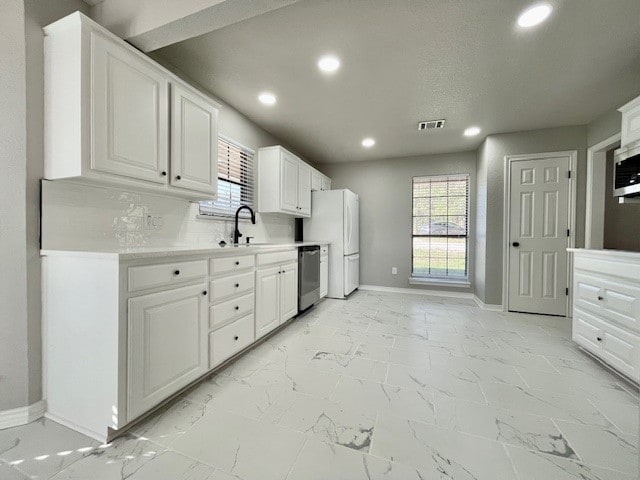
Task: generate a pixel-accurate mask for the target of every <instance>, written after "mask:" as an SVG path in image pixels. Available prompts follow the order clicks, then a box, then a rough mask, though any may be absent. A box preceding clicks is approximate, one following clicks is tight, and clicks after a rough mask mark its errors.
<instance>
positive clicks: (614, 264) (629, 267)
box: [569, 249, 640, 383]
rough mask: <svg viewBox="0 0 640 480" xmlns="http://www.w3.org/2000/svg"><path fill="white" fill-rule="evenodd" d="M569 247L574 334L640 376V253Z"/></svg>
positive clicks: (629, 373)
mask: <svg viewBox="0 0 640 480" xmlns="http://www.w3.org/2000/svg"><path fill="white" fill-rule="evenodd" d="M569 251H570V252H572V253H573V255H574V261H573V265H574V276H573V331H572V338H573V340H574V341H575V342H576V343H577V344H579V345H580V346H581V347H583V348H584V349H585V350H587V351H589V352H590V353H592V354H593V355H595V356H597V357H598V358H600V359H601V360H603V361H604V362H606V363H607V364H609V365H610V366H611V367H613V368H614V369H616V370H617V371H619V372H620V373H622V374H623V375H625V376H626V377H628V378H629V379H631V380H633V381H634V382H636V383H638V382H640V253H632V252H618V251H615V250H583V249H569Z"/></svg>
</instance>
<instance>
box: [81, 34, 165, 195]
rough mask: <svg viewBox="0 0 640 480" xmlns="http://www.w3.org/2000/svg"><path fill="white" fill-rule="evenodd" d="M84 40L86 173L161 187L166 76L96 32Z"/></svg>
mask: <svg viewBox="0 0 640 480" xmlns="http://www.w3.org/2000/svg"><path fill="white" fill-rule="evenodd" d="M90 38H91V72H92V75H91V90H90V91H91V98H90V99H89V102H90V106H91V125H92V127H93V128H92V132H91V133H92V146H91V147H92V148H91V169H92V170H98V171H101V172H106V173H111V174H116V175H123V176H126V177H131V178H136V179H140V180H147V181H150V182H155V183H163V184H164V183H166V182H167V178H166V171H167V159H168V156H167V146H168V133H169V124H168V122H167V121H166V119H167V108H168V100H167V99H168V89H169V82H168V81H167V78H166V77H164V76H163V74H162V72H161V71H160V70H158V69H156V68H154V67H153V65H151V64H150V63H149V62H147V61H145V60H143V59H141V58H140V57H139V56H138V55H133V54H132V53H131V52H130V51H129V50H128V49H126V48H123V47H122V46H121V45H119V44H117V43H115V42H113V41H112V40H110V39H108V38H106V37H104V36H103V35H101V34H100V33H98V32H93V31H92V32H90ZM162 172H165V175H162Z"/></svg>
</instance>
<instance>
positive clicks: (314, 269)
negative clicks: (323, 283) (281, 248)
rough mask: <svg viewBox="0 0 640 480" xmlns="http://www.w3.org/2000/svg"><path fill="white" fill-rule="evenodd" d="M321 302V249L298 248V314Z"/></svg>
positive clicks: (315, 247) (311, 247)
mask: <svg viewBox="0 0 640 480" xmlns="http://www.w3.org/2000/svg"><path fill="white" fill-rule="evenodd" d="M318 300H320V247H319V246H318V245H313V246H308V247H298V312H303V311H305V310H306V309H307V308H309V307H311V305H313V304H314V303H316V302H317V301H318Z"/></svg>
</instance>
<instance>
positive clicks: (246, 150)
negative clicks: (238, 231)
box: [197, 135, 256, 220]
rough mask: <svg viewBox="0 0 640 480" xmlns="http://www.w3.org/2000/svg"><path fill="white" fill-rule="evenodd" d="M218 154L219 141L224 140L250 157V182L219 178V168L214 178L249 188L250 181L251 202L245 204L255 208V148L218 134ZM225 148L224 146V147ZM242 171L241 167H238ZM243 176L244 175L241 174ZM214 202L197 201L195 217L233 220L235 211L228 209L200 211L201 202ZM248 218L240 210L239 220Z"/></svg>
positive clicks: (248, 216)
mask: <svg viewBox="0 0 640 480" xmlns="http://www.w3.org/2000/svg"><path fill="white" fill-rule="evenodd" d="M217 141H218V155H220V153H219V152H220V148H221V145H220V141H223V142H226V143H227V144H230V145H232V146H234V147H236V148H237V149H239V150H242V151H243V152H244V153H245V154H246V155H247V157H249V156H250V157H251V164H252V169H251V175H252V178H251V180H250V182H236V181H233V180H229V179H227V178H220V175H219V173H220V169H218V177H217V179H216V182H219V181H223V182H227V183H230V184H232V185H237V186H239V187H240V188H241V189H242V188H246V189H248V188H249V183H251V202H250V203H246V205H249V206H250V207H251V208H252V209H254V210H255V208H254V205H255V199H256V186H255V185H256V175H255V172H256V158H255V154H256V152H255V150H253V149H252V148H249V147H247V146H245V145H243V144H242V143H240V142H237V141H236V140H233V139H231V138H229V137H227V136H225V135H218V140H217ZM225 148H226V147H225ZM240 170H241V171H242V169H240ZM242 176H243V177H244V176H245V175H242ZM218 193H220V189H218ZM212 201H213V202H215V201H216V200H201V201H199V202H197V203H198V214H197V218H199V219H205V220H233V219H234V217H235V213H236V212H235V211H233V212H232V211H228V212H224V213H206V212H203V211H202V204H203V203H206V202H212ZM249 218H250V214H249V212H247V211H242V212H240V217H239V219H240V220H249Z"/></svg>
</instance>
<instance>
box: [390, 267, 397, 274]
mask: <svg viewBox="0 0 640 480" xmlns="http://www.w3.org/2000/svg"><path fill="white" fill-rule="evenodd" d="M397 274H398V267H391V275H397Z"/></svg>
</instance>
